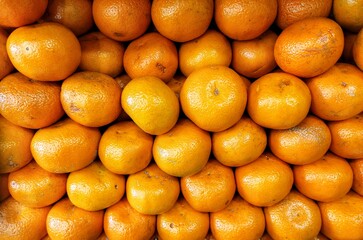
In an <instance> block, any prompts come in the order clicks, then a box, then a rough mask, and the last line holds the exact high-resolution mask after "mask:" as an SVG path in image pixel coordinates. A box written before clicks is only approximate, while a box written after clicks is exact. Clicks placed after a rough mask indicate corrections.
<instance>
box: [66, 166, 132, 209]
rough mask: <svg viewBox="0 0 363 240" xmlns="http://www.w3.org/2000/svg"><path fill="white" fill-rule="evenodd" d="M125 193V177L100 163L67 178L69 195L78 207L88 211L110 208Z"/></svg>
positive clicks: (72, 173) (74, 172)
mask: <svg viewBox="0 0 363 240" xmlns="http://www.w3.org/2000/svg"><path fill="white" fill-rule="evenodd" d="M124 193H125V177H124V176H123V175H119V174H116V173H113V172H110V171H109V170H107V168H105V166H103V164H102V163H101V162H100V161H94V162H93V163H91V164H90V165H88V166H87V167H85V168H82V169H80V170H77V171H73V172H71V173H70V174H69V176H68V178H67V195H68V198H69V200H70V201H71V202H72V203H73V204H74V205H75V206H77V207H79V208H82V209H84V210H87V211H98V210H101V209H105V208H108V207H109V206H112V205H113V204H115V203H117V202H118V201H120V199H121V198H122V197H123V195H124Z"/></svg>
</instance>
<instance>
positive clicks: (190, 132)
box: [153, 119, 212, 177]
mask: <svg viewBox="0 0 363 240" xmlns="http://www.w3.org/2000/svg"><path fill="white" fill-rule="evenodd" d="M211 148H212V146H211V137H210V135H209V133H208V132H206V131H204V130H202V129H200V128H199V127H197V126H196V125H195V124H194V123H193V122H191V121H190V120H188V119H180V120H179V121H178V122H177V123H176V124H175V126H174V127H173V128H172V129H171V130H170V131H168V132H166V133H164V134H161V135H158V136H156V137H155V140H154V144H153V158H154V160H155V162H156V164H157V165H158V166H159V167H160V169H161V170H163V171H164V172H166V173H167V174H170V175H172V176H176V177H184V176H188V175H193V174H195V173H197V172H199V171H200V170H202V168H203V167H204V166H205V164H206V163H207V162H208V159H209V155H210V152H211Z"/></svg>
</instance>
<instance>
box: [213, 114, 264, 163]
mask: <svg viewBox="0 0 363 240" xmlns="http://www.w3.org/2000/svg"><path fill="white" fill-rule="evenodd" d="M266 145H267V136H266V132H265V130H264V129H263V128H262V127H261V126H259V125H257V124H256V123H255V122H254V121H252V120H251V118H249V117H247V116H243V117H242V118H241V119H240V120H239V121H238V122H237V123H236V124H235V125H233V126H232V127H230V128H228V129H226V130H224V131H221V132H217V133H213V134H212V151H213V155H214V157H215V158H216V159H217V160H218V161H219V162H221V163H222V164H224V165H226V166H229V167H239V166H242V165H245V164H248V163H250V162H252V161H254V160H255V159H257V158H258V157H259V156H260V155H261V154H262V153H263V152H264V150H265V148H266Z"/></svg>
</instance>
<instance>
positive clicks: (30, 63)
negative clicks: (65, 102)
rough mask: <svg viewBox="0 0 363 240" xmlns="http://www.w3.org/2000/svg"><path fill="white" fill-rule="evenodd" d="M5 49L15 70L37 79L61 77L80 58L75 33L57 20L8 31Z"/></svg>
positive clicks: (73, 68)
mask: <svg viewBox="0 0 363 240" xmlns="http://www.w3.org/2000/svg"><path fill="white" fill-rule="evenodd" d="M6 49H7V52H8V55H9V58H10V61H11V62H12V63H13V65H14V67H15V68H16V69H17V70H18V71H19V72H21V73H23V74H24V75H25V76H27V77H29V78H32V79H36V80H41V81H57V80H63V79H65V78H66V77H68V76H69V75H71V74H72V73H73V72H74V71H75V70H76V69H77V67H78V65H79V63H80V62H81V45H80V44H79V41H78V39H77V37H76V36H75V35H74V33H73V32H72V31H71V30H69V29H68V28H66V27H64V26H63V25H61V24H59V23H53V22H44V23H39V24H34V25H29V26H23V27H19V28H17V29H15V30H14V31H13V32H12V33H11V34H10V35H9V37H8V40H7V43H6Z"/></svg>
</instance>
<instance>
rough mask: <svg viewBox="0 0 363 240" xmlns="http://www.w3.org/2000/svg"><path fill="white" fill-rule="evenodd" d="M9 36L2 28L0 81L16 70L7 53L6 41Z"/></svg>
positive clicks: (0, 32)
mask: <svg viewBox="0 0 363 240" xmlns="http://www.w3.org/2000/svg"><path fill="white" fill-rule="evenodd" d="M8 36H9V34H8V33H7V32H6V31H5V30H3V29H1V28H0V61H1V63H2V64H1V65H0V79H2V78H3V77H5V76H6V75H8V74H9V73H11V72H12V71H13V70H14V66H13V64H12V63H11V61H10V59H9V56H8V53H7V51H6V40H7V39H8Z"/></svg>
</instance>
